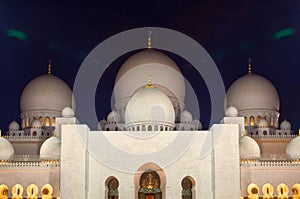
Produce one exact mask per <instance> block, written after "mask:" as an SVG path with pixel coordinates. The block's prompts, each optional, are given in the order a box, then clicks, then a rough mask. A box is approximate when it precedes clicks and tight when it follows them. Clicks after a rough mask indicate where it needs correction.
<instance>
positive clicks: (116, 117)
mask: <svg viewBox="0 0 300 199" xmlns="http://www.w3.org/2000/svg"><path fill="white" fill-rule="evenodd" d="M107 122H108V123H120V122H121V116H120V114H119V113H118V112H117V111H112V112H110V113H109V114H108V116H107Z"/></svg>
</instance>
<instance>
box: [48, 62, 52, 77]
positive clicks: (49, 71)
mask: <svg viewBox="0 0 300 199" xmlns="http://www.w3.org/2000/svg"><path fill="white" fill-rule="evenodd" d="M51 64H52V59H49V60H48V74H51Z"/></svg>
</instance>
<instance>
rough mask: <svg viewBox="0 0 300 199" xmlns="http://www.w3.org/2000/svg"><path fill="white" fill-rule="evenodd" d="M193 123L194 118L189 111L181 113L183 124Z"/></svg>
mask: <svg viewBox="0 0 300 199" xmlns="http://www.w3.org/2000/svg"><path fill="white" fill-rule="evenodd" d="M192 121H193V116H192V114H191V113H190V112H189V111H187V110H184V111H182V112H181V116H180V122H181V123H191V122H192Z"/></svg>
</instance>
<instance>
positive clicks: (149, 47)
mask: <svg viewBox="0 0 300 199" xmlns="http://www.w3.org/2000/svg"><path fill="white" fill-rule="evenodd" d="M151 34H152V31H150V30H149V31H148V46H147V48H148V49H151Z"/></svg>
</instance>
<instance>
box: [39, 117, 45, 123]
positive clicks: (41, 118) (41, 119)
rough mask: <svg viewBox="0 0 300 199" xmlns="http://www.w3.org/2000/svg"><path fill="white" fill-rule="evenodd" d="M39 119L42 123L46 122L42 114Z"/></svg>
mask: <svg viewBox="0 0 300 199" xmlns="http://www.w3.org/2000/svg"><path fill="white" fill-rule="evenodd" d="M39 121H40V123H41V124H42V125H43V124H44V121H43V117H42V116H40V117H39Z"/></svg>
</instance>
